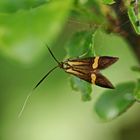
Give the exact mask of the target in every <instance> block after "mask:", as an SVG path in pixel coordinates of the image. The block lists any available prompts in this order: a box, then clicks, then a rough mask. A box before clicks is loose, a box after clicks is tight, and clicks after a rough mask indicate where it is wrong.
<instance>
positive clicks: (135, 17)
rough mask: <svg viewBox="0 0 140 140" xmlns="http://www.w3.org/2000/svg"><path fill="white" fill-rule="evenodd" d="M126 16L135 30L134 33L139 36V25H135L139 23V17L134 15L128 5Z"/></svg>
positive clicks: (132, 7) (133, 10)
mask: <svg viewBox="0 0 140 140" xmlns="http://www.w3.org/2000/svg"><path fill="white" fill-rule="evenodd" d="M128 16H129V19H130V21H131V23H132V25H133V28H134V29H135V32H136V33H137V34H138V35H140V25H138V24H137V23H138V22H140V18H139V17H140V15H136V13H135V9H134V6H133V5H130V6H129V7H128Z"/></svg>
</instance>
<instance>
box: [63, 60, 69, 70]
mask: <svg viewBox="0 0 140 140" xmlns="http://www.w3.org/2000/svg"><path fill="white" fill-rule="evenodd" d="M61 68H63V69H69V68H71V65H69V64H68V62H67V61H64V62H62V67H61Z"/></svg>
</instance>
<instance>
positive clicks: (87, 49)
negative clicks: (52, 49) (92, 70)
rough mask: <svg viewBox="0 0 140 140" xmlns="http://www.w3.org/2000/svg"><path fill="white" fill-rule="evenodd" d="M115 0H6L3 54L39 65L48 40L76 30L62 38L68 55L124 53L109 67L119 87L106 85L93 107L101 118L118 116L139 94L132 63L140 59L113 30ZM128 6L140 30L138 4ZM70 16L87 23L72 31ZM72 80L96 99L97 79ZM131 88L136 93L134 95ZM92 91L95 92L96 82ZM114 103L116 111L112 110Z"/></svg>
mask: <svg viewBox="0 0 140 140" xmlns="http://www.w3.org/2000/svg"><path fill="white" fill-rule="evenodd" d="M104 4H107V6H106V5H104ZM111 4H115V1H112V0H103V1H96V0H91V1H87V2H86V1H80V0H79V1H74V0H66V1H65V2H64V1H63V0H50V1H45V0H42V1H38V0H37V1H36V0H30V1H28V0H20V1H14V2H12V1H10V0H6V1H5V0H1V2H0V51H1V55H3V56H4V57H5V58H8V59H12V60H14V61H16V62H18V63H19V64H21V65H23V66H25V65H28V66H30V65H35V62H36V61H37V60H38V58H41V57H42V56H43V55H44V49H43V47H44V46H45V43H47V44H49V45H50V46H51V45H52V44H53V42H55V40H57V38H58V37H59V35H61V34H60V33H62V35H64V36H65V35H67V34H71V35H69V38H68V39H67V40H63V41H64V42H65V43H64V44H66V45H64V46H65V49H66V57H67V58H68V57H69V58H76V57H79V56H81V55H83V54H85V56H84V57H89V56H95V55H99V56H103V55H106V56H107V55H109V56H118V57H119V58H120V60H119V61H118V63H117V64H115V65H114V66H112V67H111V68H109V69H108V72H106V71H105V74H106V75H107V76H108V77H109V78H110V79H111V81H113V83H115V85H117V84H118V85H117V86H116V89H114V90H106V91H105V90H103V91H102V93H101V94H100V97H99V98H98V99H97V100H96V103H95V107H94V111H96V113H97V115H98V116H99V117H100V118H101V119H103V120H110V119H113V118H116V117H117V116H119V115H120V114H122V113H123V112H124V111H126V110H127V109H128V108H129V107H130V106H131V105H132V104H133V103H134V102H135V101H136V99H137V98H139V86H137V89H136V85H138V83H137V82H136V81H137V75H136V74H135V72H134V71H132V70H131V67H132V66H133V65H134V66H137V65H138V62H137V60H136V58H135V56H134V54H133V53H132V51H131V50H130V46H129V44H127V43H126V42H125V40H123V39H122V38H123V37H122V36H121V37H120V36H119V33H118V34H117V35H115V34H112V33H109V32H108V29H109V26H110V24H109V21H108V18H107V16H106V11H109V10H110V7H108V5H111ZM127 8H128V11H127V12H128V16H129V19H130V22H131V23H132V24H133V27H134V29H135V31H136V33H137V34H139V27H136V24H134V23H135V22H136V20H139V17H138V16H137V15H136V14H135V13H134V9H133V5H129V6H128V7H127ZM130 8H131V9H130ZM109 12H110V11H109ZM112 13H113V12H112ZM113 14H114V13H113ZM113 16H114V15H113ZM71 19H76V20H77V21H75V23H76V22H77V23H78V22H79V21H80V22H81V23H79V24H83V25H86V26H84V27H85V28H84V29H83V26H82V27H80V25H78V27H75V26H77V25H75V24H73V25H72V27H71V30H72V29H73V32H72V33H71V32H70V31H69V32H67V27H68V24H69V21H70V20H71ZM73 22H74V21H73ZM82 22H83V23H82ZM77 23H76V24H77ZM64 26H65V28H66V29H64ZM87 26H88V28H87ZM77 28H79V30H77ZM62 31H63V32H62ZM61 38H63V37H61ZM58 42H59V41H58ZM45 53H46V52H45ZM124 54H125V55H124ZM128 61H129V63H128ZM127 75H128V77H127ZM115 81H116V82H115ZM70 82H71V86H72V88H73V89H74V90H76V91H80V92H81V96H82V99H83V100H84V101H90V100H91V96H92V87H93V86H92V85H90V84H88V83H87V82H85V81H82V80H80V79H78V78H76V77H71V78H70ZM136 83H137V84H136ZM135 89H136V90H135ZM100 92H101V91H100ZM128 93H129V94H130V95H131V97H130V98H129V99H128V98H127V95H128ZM93 94H95V92H94V87H93ZM130 95H129V96H130ZM124 97H126V98H127V99H126V98H125V99H124ZM110 101H111V102H110ZM112 108H113V109H112ZM115 109H117V113H116V112H115V113H114V112H113V111H114V110H115ZM111 111H112V112H113V113H114V114H113V116H110V112H111ZM112 112H111V113H112Z"/></svg>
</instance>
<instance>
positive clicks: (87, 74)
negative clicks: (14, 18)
mask: <svg viewBox="0 0 140 140" xmlns="http://www.w3.org/2000/svg"><path fill="white" fill-rule="evenodd" d="M47 48H48V50H49V52H50V54H51V55H52V57H53V58H54V60H55V61H56V62H57V64H58V65H57V66H55V67H54V68H52V69H51V70H50V71H49V72H48V73H47V74H46V75H45V76H44V77H43V78H42V79H41V80H40V81H39V82H38V83H37V84H36V86H35V87H34V88H33V90H32V91H31V92H30V93H29V94H28V96H27V98H26V99H25V102H24V104H23V106H22V109H21V111H20V113H19V115H18V117H20V116H21V115H22V112H23V110H24V108H25V106H26V104H27V101H28V99H29V97H30V96H31V95H32V93H33V91H34V90H35V89H36V88H37V87H38V86H39V85H40V84H41V83H42V82H43V81H44V79H45V78H46V77H47V76H48V75H49V74H50V73H51V72H52V71H53V70H55V69H56V68H61V69H63V70H64V71H65V72H66V73H70V74H72V75H75V76H76V77H79V78H80V79H82V80H85V81H87V82H89V83H91V84H95V85H98V86H100V87H104V88H110V89H113V88H114V86H113V85H112V83H111V82H110V81H109V80H108V79H107V78H106V77H104V76H103V75H102V74H101V73H100V70H102V69H105V68H107V67H109V66H110V65H112V64H113V63H115V62H116V61H117V60H118V57H111V56H96V57H87V58H76V59H67V60H65V61H63V62H59V61H58V60H57V59H56V58H55V56H54V55H53V53H52V51H51V50H50V48H49V47H48V46H47Z"/></svg>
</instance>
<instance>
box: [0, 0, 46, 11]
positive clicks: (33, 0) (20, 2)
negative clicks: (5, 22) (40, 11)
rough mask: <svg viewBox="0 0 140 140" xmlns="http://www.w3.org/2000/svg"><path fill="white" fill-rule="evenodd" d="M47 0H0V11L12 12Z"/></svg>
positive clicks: (35, 5)
mask: <svg viewBox="0 0 140 140" xmlns="http://www.w3.org/2000/svg"><path fill="white" fill-rule="evenodd" d="M47 2H48V1H47V0H0V13H13V12H17V11H18V10H21V9H30V8H34V7H37V6H40V5H42V4H45V3H47Z"/></svg>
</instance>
